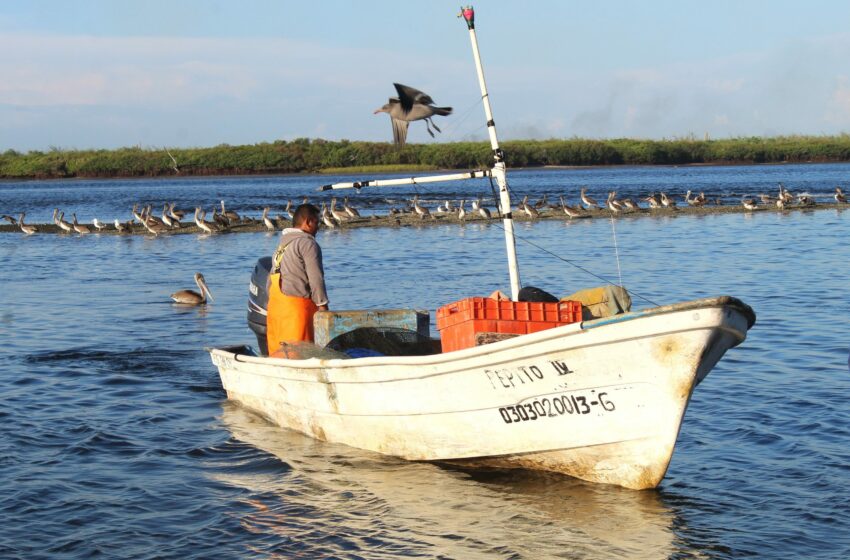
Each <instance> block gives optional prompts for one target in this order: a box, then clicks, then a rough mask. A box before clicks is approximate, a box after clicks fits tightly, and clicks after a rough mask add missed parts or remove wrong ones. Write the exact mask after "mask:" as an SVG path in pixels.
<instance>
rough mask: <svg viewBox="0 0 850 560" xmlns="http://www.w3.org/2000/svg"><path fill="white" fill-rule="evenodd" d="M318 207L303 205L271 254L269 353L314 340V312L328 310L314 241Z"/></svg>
mask: <svg viewBox="0 0 850 560" xmlns="http://www.w3.org/2000/svg"><path fill="white" fill-rule="evenodd" d="M317 231H319V209H318V208H316V207H315V206H313V205H312V204H302V205H301V206H299V207H298V208H296V209H295V212H294V213H293V215H292V227H291V228H287V229H285V230H283V232H282V234H281V239H280V244H279V245H278V247H277V250H276V251H275V253H274V255H273V256H272V269H271V275H270V276H269V303H268V316H267V322H266V328H267V334H266V337H267V340H268V347H269V354H270V355H272V354H274V353H275V352H276V351H277V350H278V348H279V347H280V345H281V343H283V342H301V341H306V342H313V315H315V313H316V311H327V309H328V294H327V291H326V290H325V271H324V267H323V266H322V249H321V247H319V243H318V242H317V241H316V232H317Z"/></svg>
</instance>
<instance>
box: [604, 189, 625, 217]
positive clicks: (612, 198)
mask: <svg viewBox="0 0 850 560" xmlns="http://www.w3.org/2000/svg"><path fill="white" fill-rule="evenodd" d="M616 196H617V191H611V192H609V193H608V199H607V200H606V201H605V205H606V206H607V207H608V210H610V211H611V212H613V213H614V214H619V213H620V212H622V211H623V205H622V203H620V201H619V200H617V198H616Z"/></svg>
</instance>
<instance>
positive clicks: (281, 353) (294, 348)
mask: <svg viewBox="0 0 850 560" xmlns="http://www.w3.org/2000/svg"><path fill="white" fill-rule="evenodd" d="M271 357H273V358H287V359H290V360H309V359H310V358H319V359H321V360H347V359H349V358H350V357H351V356H349V355H348V354H345V353H343V352H338V351H336V350H334V349H332V348H322V347H321V346H316V345H315V344H313V343H312V342H282V343H281V344H280V347H279V348H278V349H277V351H276V352H274V353H272V354H271Z"/></svg>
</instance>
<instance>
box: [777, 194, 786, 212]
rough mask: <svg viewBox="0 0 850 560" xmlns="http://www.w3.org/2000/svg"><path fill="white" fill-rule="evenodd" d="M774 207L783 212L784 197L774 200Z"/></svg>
mask: <svg viewBox="0 0 850 560" xmlns="http://www.w3.org/2000/svg"><path fill="white" fill-rule="evenodd" d="M776 207H777V208H779V209H780V210H785V197H782V196H780V197H779V198H777V199H776Z"/></svg>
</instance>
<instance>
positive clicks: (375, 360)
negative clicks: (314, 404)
mask: <svg viewBox="0 0 850 560" xmlns="http://www.w3.org/2000/svg"><path fill="white" fill-rule="evenodd" d="M727 307H728V308H731V309H734V310H735V311H737V312H739V313H740V314H741V315H743V316H744V318H745V319H746V320H747V330H749V328H751V327H752V325H753V324H754V322H755V313H754V312H753V311H752V309H751V308H750V307H749V306H748V305H746V304H745V303H743V302H742V301H740V300H738V299H737V298H733V297H731V296H718V297H712V298H703V299H698V300H692V301H688V302H681V303H677V304H672V305H664V306H659V307H654V308H649V309H645V310H640V311H634V312H629V313H624V314H620V315H615V316H612V317H603V318H600V319H593V320H591V321H584V322H579V323H571V324H568V325H562V326H560V327H554V328H552V329H546V330H543V331H539V332H536V333H530V334H526V335H520V336H517V337H513V338H509V339H506V340H502V341H499V342H494V343H491V344H486V345H482V346H474V347H471V348H465V349H463V350H457V351H455V352H446V353H440V354H429V355H425V356H377V357H365V358H352V359H339V358H333V359H321V358H308V359H301V360H296V359H288V358H276V357H269V356H256V355H248V354H241V353H238V352H237V351H236V350H238V349H239V348H246V346H245V345H234V346H227V347H223V348H206V350H207V351H208V352H210V354H211V355H212V354H216V355H220V356H224V357H229V358H230V359H232V360H234V361H238V362H242V363H251V364H258V365H263V366H274V367H277V368H291V369H302V370H304V369H307V370H316V369H320V370H324V369H329V368H333V369H349V368H352V367H356V368H372V367H381V366H439V365H442V364H447V363H451V362H457V363H458V365H459V367H457V368H455V369H453V370H441V371H439V372H434V373H433V374H431V375H445V374H448V373H452V372H453V371H460V370H464V369H468V366H463V365H460V364H461V363H463V362H466V361H467V360H475V359H476V358H480V357H482V356H483V355H486V354H492V353H494V352H499V353H501V352H504V351H510V350H514V349H517V348H521V347H523V346H531V345H536V344H538V343H544V342H546V341H549V340H552V339H555V338H562V337H566V336H573V335H577V334H580V333H582V332H585V331H589V330H591V329H595V328H598V327H603V326H609V325H615V324H620V323H626V322H629V321H634V320H638V319H648V318H653V317H658V316H661V315H669V314H673V313H679V312H685V311H691V310H695V309H716V308H727ZM702 328H705V327H696V328H695V329H688V330H700V329H702ZM715 328H721V329H723V330H726V331H729V332H732V333H733V334H734V335H735V337H736V338H737V339H738V340H739V342H738V343H740V342H742V341H743V340H744V339H745V338H746V331H744V332H743V333H741V332H739V331H738V330H737V329H728V328H723V327H722V325H717V327H715ZM677 332H684V331H677ZM635 338H642V337H629V338H628V339H621V340H619V341H625V340H633V339H635ZM596 345H598V343H593V344H588V345H585V346H581V347H590V346H596ZM736 345H737V344H736ZM736 345H734V346H736ZM546 353H547V352H546V351H544V352H540V353H539V354H535V355H533V356H532V355H526V357H536V356H537V355H542V354H546ZM505 361H509V360H505ZM499 363H500V362H496V361H492V362H488V364H487V365H488V366H497V365H498V364H499ZM255 373H257V372H255ZM431 375H429V374H425V375H423V376H420V377H419V378H423V377H430V376H431ZM387 381H389V380H385V381H384V382H387ZM334 382H341V383H345V382H350V383H362V382H365V381H362V380H359V381H355V380H351V381H344V380H335V381H334Z"/></svg>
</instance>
